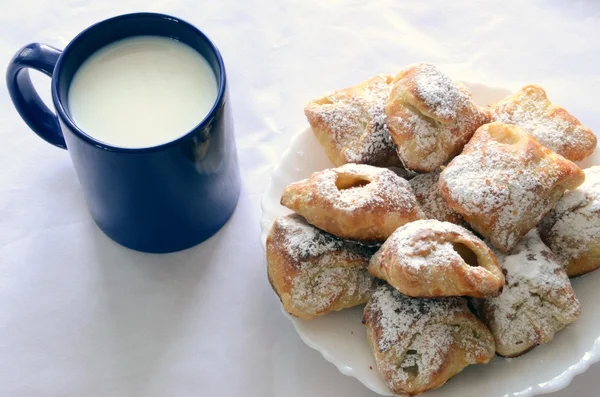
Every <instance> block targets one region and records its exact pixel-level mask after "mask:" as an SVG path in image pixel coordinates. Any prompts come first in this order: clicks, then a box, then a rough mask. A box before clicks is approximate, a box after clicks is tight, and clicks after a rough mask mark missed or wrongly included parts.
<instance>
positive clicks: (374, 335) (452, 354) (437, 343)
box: [363, 285, 494, 397]
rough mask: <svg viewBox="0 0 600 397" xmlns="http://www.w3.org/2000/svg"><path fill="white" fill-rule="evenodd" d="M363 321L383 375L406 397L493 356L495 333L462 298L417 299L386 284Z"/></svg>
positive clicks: (374, 296) (367, 308)
mask: <svg viewBox="0 0 600 397" xmlns="http://www.w3.org/2000/svg"><path fill="white" fill-rule="evenodd" d="M363 323H364V325H365V327H366V329H367V338H368V340H369V344H370V345H371V349H372V350H373V353H374V354H375V363H376V365H377V369H378V371H379V374H380V375H381V377H382V378H383V380H384V381H385V383H386V384H387V385H388V387H389V388H390V389H391V390H392V392H393V393H395V394H397V395H399V396H402V397H410V396H414V395H416V394H420V393H423V392H425V391H427V390H430V389H435V388H438V387H440V386H442V385H443V384H444V383H446V381H447V380H448V379H450V378H451V377H453V376H454V375H456V374H458V373H459V372H460V371H462V370H463V369H464V368H465V367H467V366H468V365H471V364H483V363H487V362H488V361H490V359H492V358H493V357H494V338H493V336H492V334H491V333H490V331H489V330H488V329H487V328H486V327H485V326H484V325H483V324H482V323H481V322H480V321H479V320H478V319H477V318H476V317H475V316H474V315H473V314H472V313H471V312H470V311H469V309H468V307H467V303H466V301H465V300H464V299H463V298H446V299H414V298H409V297H407V296H404V295H402V294H400V293H399V292H398V291H396V290H395V289H394V288H392V287H391V286H389V285H382V286H380V287H379V288H378V289H377V290H376V291H375V292H374V293H373V295H372V296H371V299H369V302H368V303H367V305H366V307H365V310H364V314H363Z"/></svg>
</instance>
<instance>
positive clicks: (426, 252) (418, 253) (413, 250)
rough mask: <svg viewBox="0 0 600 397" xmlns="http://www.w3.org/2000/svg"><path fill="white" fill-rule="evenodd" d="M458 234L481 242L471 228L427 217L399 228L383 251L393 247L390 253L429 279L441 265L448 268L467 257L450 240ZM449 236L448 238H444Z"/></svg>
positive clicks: (388, 240) (383, 247) (416, 272)
mask: <svg viewBox="0 0 600 397" xmlns="http://www.w3.org/2000/svg"><path fill="white" fill-rule="evenodd" d="M457 234H458V235H460V236H461V237H462V238H463V239H464V240H465V241H468V240H472V241H473V242H474V243H475V244H477V240H478V239H477V237H475V235H473V233H471V232H469V231H468V230H466V229H464V228H462V227H460V226H458V225H455V224H453V223H449V222H440V221H437V220H433V219H427V220H419V221H416V222H411V223H407V224H406V225H404V226H402V227H400V228H398V230H396V231H395V232H394V233H393V234H392V235H391V236H390V237H389V238H388V239H387V241H386V242H385V243H384V245H383V246H382V248H381V249H380V252H384V250H385V251H387V250H391V251H389V252H391V254H389V255H391V256H392V257H393V258H395V259H396V260H397V261H398V263H400V264H401V265H402V266H406V267H409V268H413V269H414V273H415V274H420V275H421V276H422V277H423V279H428V278H429V277H428V276H427V275H428V274H439V272H440V269H439V268H447V267H448V266H449V265H450V264H451V263H453V262H457V261H458V262H460V261H462V260H463V259H462V258H461V256H460V255H459V254H458V252H456V250H455V249H454V246H453V245H452V242H451V239H450V236H456V235H457ZM445 238H448V241H444V239H445ZM377 255H379V253H377V254H376V256H377ZM373 260H375V258H373ZM432 280H433V278H432Z"/></svg>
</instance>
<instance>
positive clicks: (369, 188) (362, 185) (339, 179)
mask: <svg viewBox="0 0 600 397" xmlns="http://www.w3.org/2000/svg"><path fill="white" fill-rule="evenodd" d="M281 204H282V205H284V206H286V207H288V208H289V209H291V210H293V211H295V212H296V213H298V214H300V215H302V216H303V217H304V218H306V220H308V221H309V222H310V223H312V224H313V225H315V226H316V227H318V228H319V229H322V230H325V231H326V232H329V233H331V234H333V235H335V236H337V237H340V238H345V239H351V240H356V241H361V242H365V243H372V242H380V241H384V240H385V239H386V238H387V237H388V236H389V235H390V234H392V233H393V232H394V230H396V229H397V228H398V227H400V226H402V225H404V224H405V223H407V222H412V221H414V220H417V219H421V218H422V211H421V209H420V208H419V206H418V205H417V200H416V199H415V195H414V193H413V191H412V189H411V188H410V185H409V183H408V181H406V180H404V179H402V178H400V177H399V176H398V175H396V174H395V173H394V172H392V171H390V170H388V169H385V168H377V167H373V166H370V165H365V164H346V165H343V166H341V167H338V168H332V169H327V170H324V171H319V172H315V173H314V174H312V175H311V177H310V178H308V179H304V180H302V181H299V182H295V183H292V184H291V185H289V186H287V187H286V188H285V190H284V191H283V195H282V196H281Z"/></svg>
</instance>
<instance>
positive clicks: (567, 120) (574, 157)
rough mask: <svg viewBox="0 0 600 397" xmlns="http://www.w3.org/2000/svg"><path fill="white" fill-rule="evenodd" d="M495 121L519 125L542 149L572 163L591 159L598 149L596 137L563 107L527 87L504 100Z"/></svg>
mask: <svg viewBox="0 0 600 397" xmlns="http://www.w3.org/2000/svg"><path fill="white" fill-rule="evenodd" d="M492 114H493V115H492V117H493V119H494V121H501V122H504V123H509V124H516V125H518V126H519V127H521V128H523V129H525V130H527V131H529V132H530V133H531V134H532V135H533V136H534V137H535V139H537V140H538V141H539V142H540V143H541V144H542V145H544V146H546V147H548V148H550V149H551V150H554V151H555V152H556V153H558V154H560V155H561V156H563V157H565V158H566V159H568V160H571V161H580V160H583V159H584V158H586V157H588V156H589V155H590V154H592V152H593V151H594V149H595V148H596V144H597V139H596V135H594V133H593V132H592V130H590V129H589V128H587V127H584V126H583V125H581V123H580V122H579V120H577V119H576V118H575V117H574V116H572V115H571V114H570V113H569V112H567V111H566V110H565V109H563V108H561V107H560V106H556V105H554V104H552V102H550V101H549V100H548V97H547V96H546V91H544V89H543V88H542V87H540V86H538V85H528V86H525V87H523V88H521V90H520V91H518V92H517V93H516V94H514V95H511V96H509V97H508V98H505V99H504V100H502V101H500V102H499V103H497V104H496V105H494V107H493V110H492Z"/></svg>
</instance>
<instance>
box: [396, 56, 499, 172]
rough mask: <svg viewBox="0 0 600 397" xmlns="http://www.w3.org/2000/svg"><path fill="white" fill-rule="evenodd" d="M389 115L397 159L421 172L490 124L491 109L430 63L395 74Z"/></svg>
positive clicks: (447, 157) (431, 168)
mask: <svg viewBox="0 0 600 397" xmlns="http://www.w3.org/2000/svg"><path fill="white" fill-rule="evenodd" d="M385 114H386V116H387V124H388V128H389V129H390V135H391V137H392V140H393V141H394V144H395V145H396V149H397V151H398V156H399V157H400V159H401V160H402V163H403V164H404V166H405V167H406V168H407V169H410V170H414V171H417V172H432V171H434V170H435V169H436V168H438V167H439V166H441V165H442V164H445V163H446V162H447V161H448V160H450V159H451V158H452V157H454V156H455V155H457V154H458V153H459V152H460V151H461V149H462V148H463V146H464V145H465V144H466V143H467V142H468V141H469V139H470V138H471V136H472V135H473V133H474V132H475V130H476V129H477V128H478V127H479V126H481V125H482V124H484V123H486V122H488V121H489V113H488V111H487V110H485V109H483V108H480V107H478V106H477V105H475V104H474V103H473V101H472V100H471V94H470V93H469V92H468V90H467V89H466V87H464V86H462V85H457V84H455V83H454V82H452V80H450V79H449V78H448V77H447V76H445V75H443V74H442V73H441V72H440V71H439V70H438V69H437V68H436V67H435V66H434V65H432V64H428V63H419V64H414V65H410V66H408V67H406V68H405V69H403V70H402V71H401V72H400V73H398V74H397V75H396V77H395V78H394V81H393V88H392V91H391V93H390V97H389V100H388V102H387V105H386V108H385Z"/></svg>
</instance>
